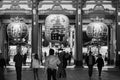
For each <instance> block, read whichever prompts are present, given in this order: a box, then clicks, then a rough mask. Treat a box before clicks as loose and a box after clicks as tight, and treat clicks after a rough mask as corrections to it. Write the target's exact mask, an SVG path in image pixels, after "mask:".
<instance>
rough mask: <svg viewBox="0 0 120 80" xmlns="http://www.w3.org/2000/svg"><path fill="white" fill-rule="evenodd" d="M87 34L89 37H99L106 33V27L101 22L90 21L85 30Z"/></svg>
mask: <svg viewBox="0 0 120 80" xmlns="http://www.w3.org/2000/svg"><path fill="white" fill-rule="evenodd" d="M86 33H87V36H88V37H90V38H101V37H104V36H106V35H107V33H108V28H107V25H106V24H105V23H103V22H97V21H96V22H92V23H90V24H89V25H88V27H87V30H86Z"/></svg>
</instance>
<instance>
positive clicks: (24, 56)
mask: <svg viewBox="0 0 120 80" xmlns="http://www.w3.org/2000/svg"><path fill="white" fill-rule="evenodd" d="M26 59H27V53H25V54H24V55H23V64H24V65H26Z"/></svg>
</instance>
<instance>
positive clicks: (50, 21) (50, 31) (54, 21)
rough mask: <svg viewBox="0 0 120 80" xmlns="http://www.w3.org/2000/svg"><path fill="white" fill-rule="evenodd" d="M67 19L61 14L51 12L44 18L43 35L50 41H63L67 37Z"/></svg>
mask: <svg viewBox="0 0 120 80" xmlns="http://www.w3.org/2000/svg"><path fill="white" fill-rule="evenodd" d="M68 29H69V19H68V17H67V16H65V15H63V14H51V15H49V16H47V18H46V20H45V36H46V39H47V40H48V41H50V42H58V43H59V42H64V41H65V40H66V39H67V37H68Z"/></svg>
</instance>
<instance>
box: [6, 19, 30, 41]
mask: <svg viewBox="0 0 120 80" xmlns="http://www.w3.org/2000/svg"><path fill="white" fill-rule="evenodd" d="M11 21H12V22H11V23H10V24H8V27H7V34H8V37H9V38H11V39H13V40H14V41H20V40H21V39H23V38H25V37H26V35H27V33H28V31H27V25H26V24H25V23H24V22H23V21H20V19H19V18H18V17H17V18H15V19H13V18H12V20H11Z"/></svg>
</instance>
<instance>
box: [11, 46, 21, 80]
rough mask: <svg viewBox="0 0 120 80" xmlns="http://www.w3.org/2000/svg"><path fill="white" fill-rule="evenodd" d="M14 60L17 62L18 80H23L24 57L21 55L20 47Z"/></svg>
mask: <svg viewBox="0 0 120 80" xmlns="http://www.w3.org/2000/svg"><path fill="white" fill-rule="evenodd" d="M13 60H14V62H15V68H16V74H17V80H21V74H22V73H21V72H22V62H23V57H22V55H21V48H20V47H18V49H17V54H16V55H15V56H14V58H13Z"/></svg>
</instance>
